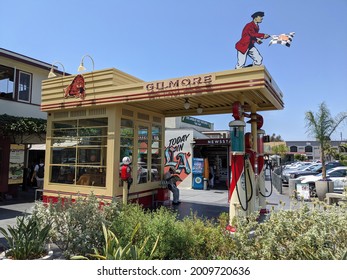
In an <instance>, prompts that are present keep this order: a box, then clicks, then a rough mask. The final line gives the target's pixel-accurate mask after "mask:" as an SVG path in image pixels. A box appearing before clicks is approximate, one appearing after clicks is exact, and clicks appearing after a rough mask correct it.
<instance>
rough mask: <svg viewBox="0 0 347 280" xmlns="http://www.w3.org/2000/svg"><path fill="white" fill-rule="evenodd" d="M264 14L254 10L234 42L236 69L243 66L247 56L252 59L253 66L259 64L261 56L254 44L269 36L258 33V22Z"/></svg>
mask: <svg viewBox="0 0 347 280" xmlns="http://www.w3.org/2000/svg"><path fill="white" fill-rule="evenodd" d="M264 15H265V14H264V12H255V13H254V14H253V15H252V16H251V17H252V18H253V20H252V21H251V22H249V23H247V24H246V26H245V27H244V28H243V30H242V36H241V39H240V40H239V41H238V42H237V43H236V44H235V48H236V50H237V64H236V67H235V68H236V69H239V68H244V67H245V64H246V59H247V56H249V57H250V58H251V59H252V60H253V66H259V65H261V64H262V61H263V57H262V56H261V55H260V53H259V51H258V49H257V48H256V47H255V46H254V44H255V43H257V44H261V43H262V41H261V39H267V38H269V37H270V35H268V34H264V33H259V23H261V22H262V21H263V17H264ZM249 66H251V65H249Z"/></svg>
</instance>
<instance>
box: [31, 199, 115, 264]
mask: <svg viewBox="0 0 347 280" xmlns="http://www.w3.org/2000/svg"><path fill="white" fill-rule="evenodd" d="M101 205H102V202H100V200H98V199H97V197H96V196H95V195H93V194H91V195H89V196H88V197H87V198H83V197H82V196H79V197H78V198H77V199H76V200H75V201H72V200H71V199H59V201H58V202H57V203H50V204H48V205H44V204H42V203H36V204H35V207H34V210H33V215H34V217H35V218H36V219H38V220H40V221H42V223H44V224H48V223H50V224H52V228H51V231H50V234H49V236H50V238H51V240H52V242H54V243H55V244H56V245H57V246H58V247H59V248H60V249H61V250H62V252H63V254H64V256H65V257H66V258H70V256H71V255H83V256H85V255H86V254H88V253H91V252H93V249H94V248H101V247H102V246H103V243H104V237H103V232H102V224H103V223H104V224H105V225H109V224H110V223H111V221H112V220H113V219H114V217H116V216H117V215H118V214H119V209H120V204H119V203H118V202H116V201H113V202H111V203H109V204H105V205H104V206H103V207H101Z"/></svg>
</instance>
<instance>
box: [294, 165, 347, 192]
mask: <svg viewBox="0 0 347 280" xmlns="http://www.w3.org/2000/svg"><path fill="white" fill-rule="evenodd" d="M297 179H299V180H301V184H308V185H309V187H310V194H311V196H316V186H315V182H317V181H319V180H321V179H322V173H319V174H317V175H308V176H301V177H298V178H297ZM327 179H330V180H332V181H334V192H336V193H342V192H343V188H344V187H345V186H346V185H347V166H338V167H334V168H331V169H329V170H328V171H327Z"/></svg>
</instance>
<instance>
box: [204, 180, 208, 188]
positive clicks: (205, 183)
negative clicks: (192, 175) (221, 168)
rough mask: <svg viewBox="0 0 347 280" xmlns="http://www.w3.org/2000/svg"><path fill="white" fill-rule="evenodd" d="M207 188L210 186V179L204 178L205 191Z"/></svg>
mask: <svg viewBox="0 0 347 280" xmlns="http://www.w3.org/2000/svg"><path fill="white" fill-rule="evenodd" d="M207 186H208V179H207V178H204V190H207Z"/></svg>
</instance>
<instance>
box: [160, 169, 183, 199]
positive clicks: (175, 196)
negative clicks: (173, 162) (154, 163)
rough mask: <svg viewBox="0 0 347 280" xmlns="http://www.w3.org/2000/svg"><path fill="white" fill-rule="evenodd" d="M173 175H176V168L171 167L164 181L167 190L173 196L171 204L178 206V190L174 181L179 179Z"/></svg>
mask: <svg viewBox="0 0 347 280" xmlns="http://www.w3.org/2000/svg"><path fill="white" fill-rule="evenodd" d="M175 174H176V168H175V167H173V166H170V168H169V170H168V171H167V172H166V173H165V175H164V179H165V180H166V181H167V183H168V185H167V186H168V189H169V190H170V191H171V192H172V195H173V201H172V204H174V205H177V204H180V203H181V201H179V198H180V190H179V189H178V188H177V186H176V181H177V179H179V177H178V176H177V175H175Z"/></svg>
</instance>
